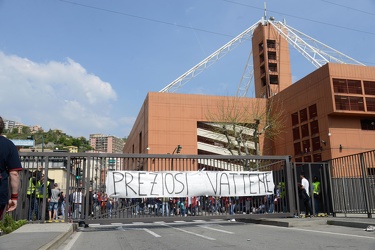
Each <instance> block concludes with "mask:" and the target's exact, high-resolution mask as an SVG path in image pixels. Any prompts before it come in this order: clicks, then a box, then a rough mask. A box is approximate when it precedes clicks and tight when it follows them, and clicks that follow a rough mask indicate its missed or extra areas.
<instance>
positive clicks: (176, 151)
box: [171, 145, 182, 171]
mask: <svg viewBox="0 0 375 250" xmlns="http://www.w3.org/2000/svg"><path fill="white" fill-rule="evenodd" d="M181 149H182V146H181V145H177V147H175V148H174V150H173V152H172V155H173V154H174V153H176V154H179V153H180V152H181ZM171 169H172V171H173V170H174V169H173V158H172V161H171Z"/></svg>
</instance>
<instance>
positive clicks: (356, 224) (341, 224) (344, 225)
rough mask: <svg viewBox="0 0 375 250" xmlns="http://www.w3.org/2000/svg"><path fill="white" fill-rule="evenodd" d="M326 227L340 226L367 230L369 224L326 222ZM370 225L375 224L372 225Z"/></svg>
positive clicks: (340, 221) (338, 221)
mask: <svg viewBox="0 0 375 250" xmlns="http://www.w3.org/2000/svg"><path fill="white" fill-rule="evenodd" d="M327 224H328V225H333V226H342V227H354V228H362V229H365V228H367V227H368V226H369V225H370V224H369V223H368V222H359V221H358V222H357V221H343V220H327ZM372 224H375V222H374V223H372Z"/></svg>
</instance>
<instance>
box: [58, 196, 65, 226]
mask: <svg viewBox="0 0 375 250" xmlns="http://www.w3.org/2000/svg"><path fill="white" fill-rule="evenodd" d="M58 207H59V208H60V210H61V218H62V219H61V222H64V220H65V194H64V192H62V191H61V192H60V197H59V204H58Z"/></svg>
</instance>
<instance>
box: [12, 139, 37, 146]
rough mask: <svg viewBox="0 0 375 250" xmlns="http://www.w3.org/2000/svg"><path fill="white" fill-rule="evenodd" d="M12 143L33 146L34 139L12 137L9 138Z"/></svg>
mask: <svg viewBox="0 0 375 250" xmlns="http://www.w3.org/2000/svg"><path fill="white" fill-rule="evenodd" d="M11 141H12V142H13V143H14V145H16V146H18V147H34V146H35V141H34V140H17V139H12V140H11Z"/></svg>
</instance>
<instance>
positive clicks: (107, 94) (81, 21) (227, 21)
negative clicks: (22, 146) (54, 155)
mask: <svg viewBox="0 0 375 250" xmlns="http://www.w3.org/2000/svg"><path fill="white" fill-rule="evenodd" d="M266 2H267V16H268V17H269V16H273V17H275V19H276V20H279V21H282V20H283V19H284V18H285V19H286V21H287V24H288V25H290V26H292V27H294V28H296V29H297V30H300V31H302V32H304V33H305V34H307V35H309V36H311V37H313V38H315V39H317V40H319V41H321V42H323V43H325V44H327V45H329V46H331V47H333V48H335V49H337V50H338V51H340V52H343V53H344V54H346V55H349V56H351V57H353V58H354V59H356V60H358V61H360V62H362V63H364V64H365V65H368V66H375V50H374V45H375V29H374V24H375V2H374V1H373V0H359V1H354V2H353V1H350V0H341V1H335V0H314V1H312V0H309V1H307V0H301V1H293V0H284V1H280V0H268V1H266ZM263 6H264V1H245V0H233V1H227V0H190V1H182V0H160V1H156V0H153V1H152V0H137V1H127V0H106V1H103V0H69V1H68V0H66V1H65V0H0V107H1V108H0V115H1V116H2V117H4V118H6V119H10V120H16V121H19V122H21V123H23V124H26V125H40V126H42V127H43V128H44V129H45V130H49V129H61V130H63V131H64V132H66V133H67V134H69V135H73V136H84V137H86V138H88V137H89V135H90V134H92V133H101V134H106V135H114V136H117V137H126V136H127V135H128V134H129V132H130V130H131V128H132V126H133V123H134V121H135V119H136V116H137V115H138V112H139V110H140V107H141V106H142V103H143V101H144V99H145V97H146V95H147V93H148V92H158V91H160V90H161V89H162V88H164V87H165V86H166V85H168V84H169V83H171V82H172V81H173V80H175V79H176V78H178V77H179V76H180V75H182V74H183V73H185V72H186V71H187V70H189V69H190V68H191V67H193V66H195V65H196V64H198V63H199V62H200V61H202V60H203V59H204V58H206V57H207V56H208V55H210V54H211V53H212V52H214V51H216V50H217V49H218V48H220V47H222V46H223V45H224V44H226V43H227V42H228V41H230V40H231V39H232V38H234V37H235V36H237V35H238V34H240V33H241V32H242V31H244V30H245V29H247V28H248V27H250V26H251V25H253V24H254V23H256V22H257V21H258V20H260V19H261V17H262V16H263V14H264V13H263V12H264V11H263ZM250 51H251V43H250V42H244V43H242V44H241V45H240V46H239V47H238V48H236V49H235V50H233V51H232V52H231V53H229V54H228V55H226V56H225V57H223V58H222V59H221V60H220V61H218V62H217V63H215V64H214V65H212V66H211V67H210V68H208V69H207V70H205V71H204V72H203V73H201V74H200V75H198V76H197V77H195V78H194V79H192V80H191V81H190V82H188V83H187V84H186V85H184V86H183V87H182V88H181V89H179V90H178V93H196V94H207V95H234V94H235V92H236V89H237V86H238V83H239V81H240V79H241V76H242V72H243V69H244V67H245V64H246V60H247V57H248V55H249V54H250ZM291 54H292V55H291V65H292V74H293V79H294V80H298V79H300V78H302V77H303V76H305V75H306V74H308V73H309V72H311V71H313V70H314V69H315V67H314V66H313V65H312V64H311V63H310V62H308V61H307V60H306V59H305V58H304V57H302V56H301V55H300V54H298V53H297V52H292V53H291Z"/></svg>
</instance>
